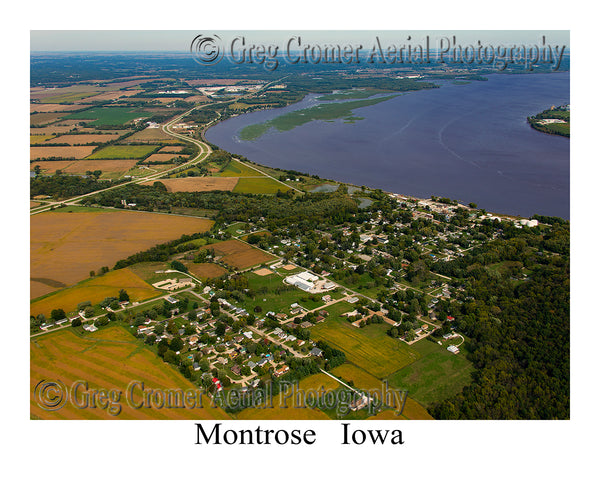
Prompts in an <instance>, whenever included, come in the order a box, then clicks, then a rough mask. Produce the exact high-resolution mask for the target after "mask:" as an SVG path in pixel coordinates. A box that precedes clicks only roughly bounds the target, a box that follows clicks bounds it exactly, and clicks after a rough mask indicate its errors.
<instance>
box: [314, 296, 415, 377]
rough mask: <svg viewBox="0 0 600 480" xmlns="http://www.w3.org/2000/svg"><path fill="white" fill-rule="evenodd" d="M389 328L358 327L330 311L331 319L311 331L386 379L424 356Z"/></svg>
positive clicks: (352, 360)
mask: <svg viewBox="0 0 600 480" xmlns="http://www.w3.org/2000/svg"><path fill="white" fill-rule="evenodd" d="M340 303H341V304H343V303H345V302H340ZM338 305H339V303H338ZM326 310H330V308H327V309H326ZM388 328H389V325H388V324H371V325H367V326H366V327H363V328H358V327H355V326H353V325H352V324H350V322H348V321H347V320H346V319H345V318H341V317H339V316H336V315H333V314H330V315H329V317H328V318H327V320H325V321H324V322H322V323H319V324H317V325H315V326H314V327H312V328H311V330H310V332H311V338H312V339H313V340H324V341H325V342H327V343H328V344H329V345H331V346H332V347H335V348H337V349H339V350H342V351H343V352H344V353H345V354H346V359H347V360H348V361H349V362H351V363H353V364H355V365H357V366H359V367H361V368H363V369H364V370H366V371H367V372H368V373H370V374H371V375H373V376H375V377H377V378H385V377H387V376H388V375H390V374H391V373H393V372H395V371H397V370H399V369H401V368H403V367H406V366H407V365H409V364H411V363H412V362H414V361H415V360H417V359H418V358H419V357H420V355H419V353H418V352H417V351H416V350H414V349H413V348H411V347H410V346H408V345H406V344H405V343H403V342H400V341H399V340H394V339H393V338H391V337H390V336H389V335H387V334H386V331H387V330H388Z"/></svg>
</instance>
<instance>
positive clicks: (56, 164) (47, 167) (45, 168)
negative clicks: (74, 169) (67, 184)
mask: <svg viewBox="0 0 600 480" xmlns="http://www.w3.org/2000/svg"><path fill="white" fill-rule="evenodd" d="M75 162H76V160H55V161H52V162H45V161H43V160H41V161H34V162H32V163H30V164H29V170H33V168H34V167H35V166H36V165H39V166H40V168H41V169H42V173H54V172H55V171H56V170H61V171H64V170H65V169H66V168H67V167H69V165H71V164H73V163H75Z"/></svg>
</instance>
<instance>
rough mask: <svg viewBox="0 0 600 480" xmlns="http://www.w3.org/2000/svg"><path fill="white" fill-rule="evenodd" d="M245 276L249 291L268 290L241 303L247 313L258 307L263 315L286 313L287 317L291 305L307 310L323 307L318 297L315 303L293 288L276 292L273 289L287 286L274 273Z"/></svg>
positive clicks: (318, 296)
mask: <svg viewBox="0 0 600 480" xmlns="http://www.w3.org/2000/svg"><path fill="white" fill-rule="evenodd" d="M245 276H246V277H247V278H248V285H249V287H250V289H252V290H254V291H255V292H256V291H258V290H259V289H261V288H267V289H268V291H267V292H266V293H256V295H255V296H254V297H253V298H247V299H245V300H244V301H243V304H242V305H243V307H244V308H245V309H246V310H247V311H248V312H253V311H254V307H256V306H260V307H261V308H262V313H263V314H265V313H267V312H269V311H273V312H275V313H286V314H288V315H289V314H290V305H292V304H293V303H299V304H300V305H302V306H303V307H305V308H307V309H309V310H312V309H314V308H317V307H320V306H322V305H324V302H323V301H321V296H320V295H317V298H318V301H316V302H315V301H312V300H311V299H310V294H308V293H306V292H303V291H302V290H300V289H298V288H295V287H293V288H292V289H290V290H287V291H284V292H279V293H278V292H276V290H275V289H276V288H277V287H280V286H284V285H287V284H284V283H283V278H282V277H280V276H279V275H276V274H275V273H272V274H271V275H265V276H260V275H256V274H255V273H246V274H245ZM303 299H304V300H303Z"/></svg>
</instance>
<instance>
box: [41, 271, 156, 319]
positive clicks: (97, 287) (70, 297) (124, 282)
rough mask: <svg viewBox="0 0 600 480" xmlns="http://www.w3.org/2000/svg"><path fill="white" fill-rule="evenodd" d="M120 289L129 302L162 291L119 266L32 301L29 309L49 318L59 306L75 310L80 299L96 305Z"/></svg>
mask: <svg viewBox="0 0 600 480" xmlns="http://www.w3.org/2000/svg"><path fill="white" fill-rule="evenodd" d="M122 288H124V289H125V290H127V293H128V294H129V298H130V300H131V301H132V302H140V301H143V300H147V299H149V298H152V297H156V296H158V295H161V293H164V292H160V291H158V290H155V289H154V288H153V287H152V286H151V285H149V284H147V283H146V282H144V281H143V280H142V279H141V278H140V277H138V276H137V275H136V274H135V273H133V272H132V271H131V270H129V269H128V268H122V269H120V270H114V271H111V272H108V273H106V274H104V275H102V276H101V277H94V278H91V279H89V280H86V281H84V282H81V283H79V284H77V285H75V286H73V287H71V288H66V289H64V290H60V291H58V292H56V293H54V294H52V295H50V296H48V297H44V298H42V299H40V300H37V301H35V302H33V303H32V304H31V306H30V312H31V315H35V316H37V315H39V314H40V313H43V314H44V315H45V316H46V318H50V313H51V312H52V310H54V309H56V308H62V309H63V310H64V311H65V312H67V313H68V312H71V311H74V310H76V309H77V304H78V303H81V302H85V301H88V300H89V301H90V302H92V304H96V303H99V302H101V301H102V300H104V299H105V298H106V297H118V296H119V290H121V289H122Z"/></svg>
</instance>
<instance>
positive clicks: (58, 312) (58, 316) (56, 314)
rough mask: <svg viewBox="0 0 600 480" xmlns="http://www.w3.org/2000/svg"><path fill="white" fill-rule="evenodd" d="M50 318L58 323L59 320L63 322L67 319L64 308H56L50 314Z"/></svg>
mask: <svg viewBox="0 0 600 480" xmlns="http://www.w3.org/2000/svg"><path fill="white" fill-rule="evenodd" d="M50 318H51V319H52V320H53V321H55V322H56V321H58V320H62V319H63V318H67V316H66V315H65V311H64V310H63V309H62V308H56V309H54V310H52V312H50Z"/></svg>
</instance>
